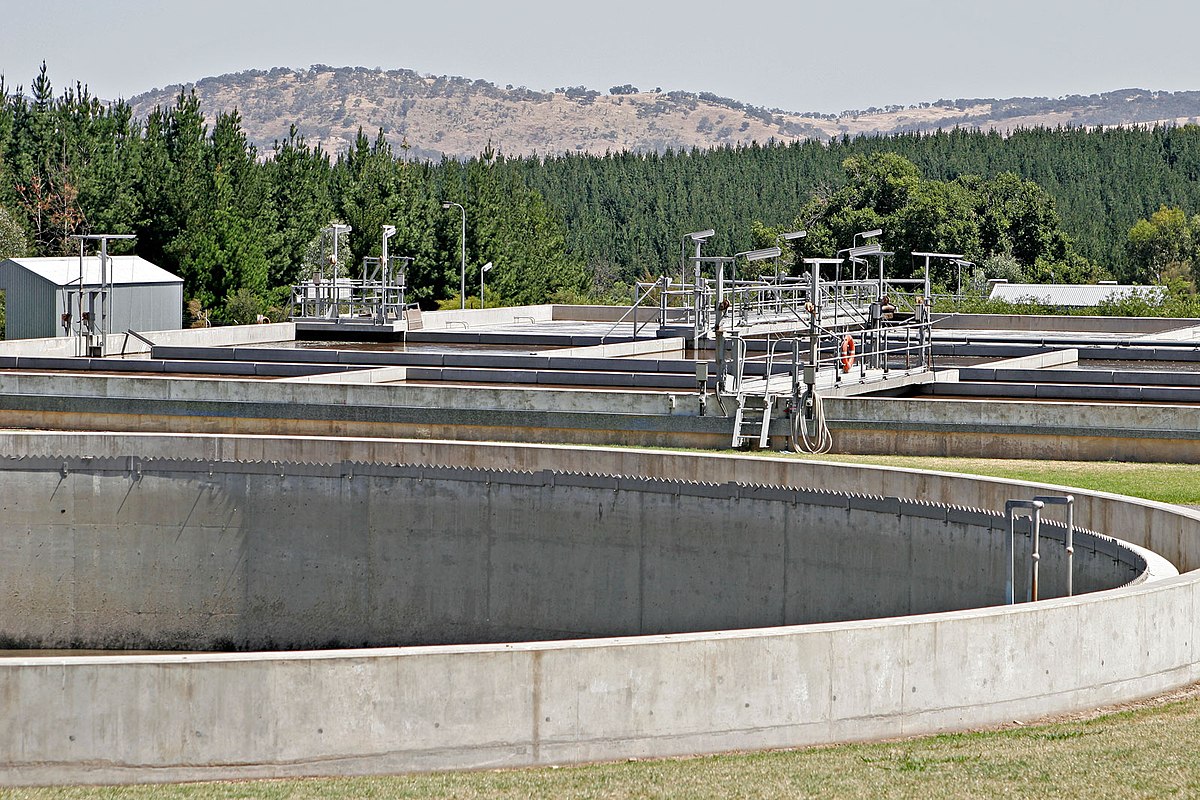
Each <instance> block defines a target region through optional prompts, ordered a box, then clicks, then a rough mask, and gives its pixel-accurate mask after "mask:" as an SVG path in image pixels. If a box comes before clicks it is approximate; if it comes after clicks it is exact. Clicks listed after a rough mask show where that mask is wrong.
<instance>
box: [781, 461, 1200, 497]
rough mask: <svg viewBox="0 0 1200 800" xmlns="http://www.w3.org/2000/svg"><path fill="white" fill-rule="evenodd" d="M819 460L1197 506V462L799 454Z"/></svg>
mask: <svg viewBox="0 0 1200 800" xmlns="http://www.w3.org/2000/svg"><path fill="white" fill-rule="evenodd" d="M798 457H799V458H816V459H820V460H822V461H848V462H853V463H863V464H883V465H885V466H889V467H904V468H906V469H930V470H939V471H942V472H965V473H967V474H970V475H992V476H994V477H997V478H1014V479H1017V480H1025V481H1036V482H1039V483H1057V484H1062V485H1064V486H1076V487H1079V488H1080V489H1094V490H1096V491H1101V492H1115V493H1116V494H1127V495H1130V496H1132V497H1142V498H1145V499H1147V500H1158V501H1160V502H1163V503H1180V504H1183V505H1200V464H1138V463H1132V462H1118V461H1098V462H1096V461H1023V460H1018V459H993V458H939V457H934V456H840V455H825V456H798Z"/></svg>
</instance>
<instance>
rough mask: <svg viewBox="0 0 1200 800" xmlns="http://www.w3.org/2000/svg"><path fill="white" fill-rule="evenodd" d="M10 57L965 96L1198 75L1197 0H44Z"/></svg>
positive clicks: (825, 93)
mask: <svg viewBox="0 0 1200 800" xmlns="http://www.w3.org/2000/svg"><path fill="white" fill-rule="evenodd" d="M0 26H2V27H0V74H3V75H4V76H5V78H6V80H7V81H8V83H9V85H10V86H12V85H17V84H19V85H22V86H24V87H26V88H28V86H29V83H30V81H31V79H32V78H33V76H34V75H35V74H36V73H37V69H38V66H39V65H40V63H41V62H42V60H43V59H44V60H45V61H46V62H47V64H48V66H49V70H50V78H51V80H52V81H53V83H54V86H55V89H56V91H57V90H61V89H62V87H63V86H64V85H66V84H68V83H74V82H75V81H77V80H78V81H82V82H84V83H87V84H88V85H89V86H90V88H91V90H92V92H93V94H96V95H99V96H100V97H104V98H116V97H130V96H132V95H135V94H137V93H139V92H142V91H145V90H147V89H151V88H154V87H162V86H167V85H170V84H175V83H187V82H190V81H195V80H197V79H199V78H203V77H207V76H210V75H220V74H222V73H226V72H238V71H241V70H245V69H265V68H269V67H275V66H283V67H307V66H309V65H311V64H328V65H330V66H365V67H382V68H384V69H398V68H401V69H413V70H416V71H418V72H421V73H427V74H435V75H442V74H445V75H462V76H465V77H469V78H483V79H485V80H489V81H492V82H493V83H496V84H499V85H501V86H503V85H505V84H509V83H511V84H513V85H525V86H528V87H530V88H532V89H543V90H544V89H553V88H555V87H559V86H578V85H583V86H587V87H589V88H592V89H598V90H600V91H607V90H608V88H609V87H611V86H614V85H617V84H624V83H632V84H634V85H635V86H638V87H639V88H641V89H654V88H656V87H661V88H662V89H663V90H664V91H670V90H673V89H684V90H688V91H708V92H714V93H716V94H718V95H723V96H726V97H732V98H735V99H738V100H741V101H744V102H748V103H752V104H754V105H760V106H766V107H774V108H782V109H785V110H789V111H822V112H838V111H842V110H844V109H852V108H867V107H869V106H883V105H889V104H904V105H906V104H909V103H916V102H921V101H932V100H937V99H939V98H951V99H953V98H957V97H1012V96H1021V95H1027V96H1041V95H1044V96H1051V97H1055V96H1060V95H1064V94H1091V93H1094V92H1103V91H1108V90H1112V89H1121V88H1128V87H1135V86H1136V87H1140V88H1146V89H1162V90H1172V91H1175V90H1183V89H1191V90H1200V57H1198V56H1197V43H1196V36H1197V31H1198V30H1200V2H1197V0H1158V1H1157V2H1155V3H1152V4H1138V3H1133V2H1131V0H1121V1H1120V2H1114V1H1113V0H990V1H987V0H907V2H902V1H901V0H893V1H892V2H878V1H877V0H857V2H854V1H853V0H822V2H808V1H807V0H793V1H792V2H776V1H775V0H760V2H729V1H728V0H726V1H725V2H717V0H691V2H675V1H674V0H669V1H668V2H654V0H642V2H631V1H630V0H597V1H594V2H591V3H576V2H571V1H570V0H559V1H558V2H542V1H541V0H510V1H509V2H502V0H492V1H491V2H468V1H465V0H458V1H456V0H442V1H441V2H438V1H437V0H431V1H429V2H424V3H413V2H407V1H406V0H394V1H392V2H368V1H366V0H359V1H358V2H355V0H342V2H328V1H326V2H314V0H274V2H258V1H257V0H240V1H236V2H235V1H234V0H198V1H197V2H189V3H180V2H175V1H174V0H152V1H151V0H88V1H87V2H68V1H67V0H41V1H40V2H17V3H12V4H9V7H8V8H6V9H5V10H4V14H3V15H2V16H0Z"/></svg>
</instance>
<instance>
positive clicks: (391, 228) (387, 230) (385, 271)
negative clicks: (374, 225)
mask: <svg viewBox="0 0 1200 800" xmlns="http://www.w3.org/2000/svg"><path fill="white" fill-rule="evenodd" d="M395 235H396V226H395V225H384V226H383V244H382V245H380V248H379V267H380V269H379V277H380V279H381V280H382V281H383V284H384V286H390V285H391V284H392V265H391V262H390V261H388V246H387V243H388V239H390V238H392V237H393V236H395ZM363 263H366V262H363ZM364 272H365V270H364ZM363 278H364V279H365V278H366V276H365V275H364V276H363Z"/></svg>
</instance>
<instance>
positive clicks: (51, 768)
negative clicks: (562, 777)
mask: <svg viewBox="0 0 1200 800" xmlns="http://www.w3.org/2000/svg"><path fill="white" fill-rule="evenodd" d="M81 448H86V449H81ZM0 450H2V451H3V452H6V453H11V454H13V455H21V454H22V453H26V454H30V455H33V454H45V453H49V452H57V453H62V454H78V453H81V452H88V453H91V454H93V455H96V456H105V455H121V454H126V455H127V454H130V453H134V454H137V455H138V456H139V457H149V456H152V455H154V454H155V453H156V452H161V453H162V454H164V455H167V456H169V457H176V458H179V457H185V456H189V457H190V456H194V457H199V458H217V457H221V458H225V459H248V460H266V461H270V460H274V459H280V460H298V461H312V462H326V463H331V462H334V461H339V460H351V461H355V460H357V461H376V462H379V463H395V462H396V461H411V460H427V463H442V464H451V463H458V464H460V465H461V466H476V467H478V466H483V465H485V464H488V463H491V464H493V465H495V464H502V465H503V466H504V467H506V468H514V467H516V468H520V469H525V470H537V469H567V470H569V469H574V468H575V465H578V464H581V463H582V464H586V465H587V468H588V469H590V470H592V471H596V472H612V473H613V474H618V475H620V474H625V475H641V476H658V477H664V478H666V477H674V478H681V477H685V478H687V479H690V480H701V481H703V480H711V479H713V478H716V479H718V480H728V478H729V476H730V474H731V473H735V474H736V477H737V479H738V480H739V481H744V482H758V483H764V484H772V485H792V486H802V485H814V486H824V485H828V486H837V487H847V486H854V487H856V488H857V489H859V490H862V491H872V492H877V493H880V494H885V495H896V496H907V497H914V498H924V499H930V500H938V501H940V502H952V503H960V504H964V505H971V506H976V507H980V508H993V509H994V508H996V507H997V503H1000V504H1002V503H1003V500H1004V499H1007V498H1010V497H1013V496H1017V497H1028V496H1031V495H1032V494H1033V493H1035V492H1036V493H1041V492H1045V491H1047V487H1039V486H1035V485H1032V484H1025V483H1021V482H1013V481H1000V480H988V479H976V478H970V477H965V476H956V475H944V474H929V473H915V472H908V471H903V470H893V469H885V468H870V467H861V466H855V465H843V464H827V463H819V462H807V461H796V460H783V459H747V458H736V457H728V456H708V455H693V454H682V453H665V452H652V451H633V450H612V451H606V450H588V449H577V448H568V447H534V446H517V445H474V444H464V443H447V442H429V441H414V442H402V441H391V442H389V441H370V442H362V441H353V440H318V439H286V438H261V437H237V436H229V437H203V436H182V437H175V436H166V435H145V436H138V435H133V436H126V435H103V434H21V433H11V432H10V433H4V434H0ZM1075 495H1076V499H1077V507H1076V513H1077V519H1078V520H1079V522H1080V524H1083V525H1086V526H1088V527H1092V528H1096V529H1100V530H1104V531H1106V532H1112V533H1117V534H1119V535H1122V537H1123V538H1128V539H1132V540H1134V541H1137V542H1139V543H1141V544H1145V545H1148V546H1151V547H1153V548H1155V549H1158V550H1159V551H1160V552H1162V553H1163V554H1165V555H1168V556H1169V557H1170V558H1172V560H1175V561H1176V562H1177V563H1180V564H1181V565H1184V566H1185V568H1192V567H1194V566H1195V565H1196V564H1197V561H1196V543H1197V542H1198V541H1200V515H1197V514H1195V513H1190V512H1185V511H1183V510H1181V509H1173V508H1171V507H1168V506H1163V505H1161V504H1155V503H1149V502H1141V501H1132V500H1129V499H1127V498H1120V497H1115V496H1111V495H1104V494H1098V493H1090V492H1082V491H1077V492H1075ZM1198 592H1200V576H1197V575H1195V574H1188V575H1182V576H1178V577H1175V578H1169V579H1165V580H1156V581H1151V582H1145V583H1141V584H1138V585H1136V586H1131V587H1126V588H1122V589H1116V590H1110V591H1103V592H1098V593H1095V594H1091V595H1087V596H1079V597H1075V598H1072V599H1057V600H1049V601H1044V602H1041V603H1036V604H1022V605H1019V606H1016V607H1014V608H987V609H977V610H965V611H951V612H944V613H937V614H928V615H919V616H913V617H905V618H900V619H886V620H872V621H863V622H843V623H828V624H819V625H803V626H791V627H779V628H762V629H752V630H740V631H717V632H709V633H688V634H672V635H661V636H643V637H632V638H617V639H597V640H588V641H571V642H557V643H555V642H549V643H537V644H493V645H472V646H444V647H414V648H402V649H380V650H372V651H352V650H351V651H331V652H319V653H276V654H239V655H180V656H127V657H103V658H99V657H97V658H90V657H84V658H72V659H64V658H30V659H6V660H4V661H3V662H0V713H3V714H4V718H5V719H6V720H7V721H8V722H9V724H7V725H6V726H3V727H2V728H0V782H4V783H9V784H11V783H51V782H66V781H83V782H105V781H157V780H182V779H197V778H211V777H216V776H224V777H228V776H243V777H251V776H281V775H311V774H338V773H360V772H381V771H397V770H420V769H431V768H443V767H452V768H465V767H494V766H501V765H508V766H518V765H525V764H544V763H556V762H566V761H580V760H591V759H603V758H625V757H646V756H654V755H668V754H677V753H690V752H712V751H720V750H731V749H747V748H758V747H773V746H797V745H804V744H810V743H819V742H830V741H841V740H851V739H865V738H873V737H883V736H901V735H910V734H916V733H924V732H932V731H942V730H954V729H961V728H964V727H969V726H979V725H986V724H992V723H997V722H1001V721H1005V720H1012V719H1026V720H1027V719H1032V718H1035V717H1037V716H1038V715H1041V714H1051V713H1058V712H1062V711H1066V710H1071V709H1080V708H1086V707H1093V706H1097V705H1101V704H1104V703H1110V702H1117V701H1123V700H1127V699H1131V698H1136V697H1141V696H1145V695H1147V694H1151V693H1154V692H1157V691H1162V690H1165V689H1169V688H1172V687H1176V686H1180V685H1183V684H1186V683H1189V682H1191V681H1194V680H1196V679H1197V678H1200V649H1198V648H1197V644H1196V643H1197V635H1200V618H1198V617H1197V615H1195V614H1194V613H1193V611H1194V609H1195V608H1196V603H1197V602H1198V601H1200V594H1198Z"/></svg>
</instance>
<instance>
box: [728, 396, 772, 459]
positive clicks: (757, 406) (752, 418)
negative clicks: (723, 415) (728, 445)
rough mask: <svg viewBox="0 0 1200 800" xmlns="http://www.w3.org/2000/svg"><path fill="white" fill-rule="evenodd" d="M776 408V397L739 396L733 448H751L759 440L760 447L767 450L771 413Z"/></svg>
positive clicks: (735, 416)
mask: <svg viewBox="0 0 1200 800" xmlns="http://www.w3.org/2000/svg"><path fill="white" fill-rule="evenodd" d="M774 406H775V395H773V394H771V393H770V392H766V393H765V394H761V395H759V394H739V395H738V407H737V413H736V414H735V415H734V418H733V445H732V446H733V447H734V448H738V447H749V446H751V445H753V444H754V443H755V441H756V440H757V442H758V447H759V448H760V449H761V448H765V447H766V446H767V439H768V437H769V436H770V428H771V412H772V410H773V409H774Z"/></svg>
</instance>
